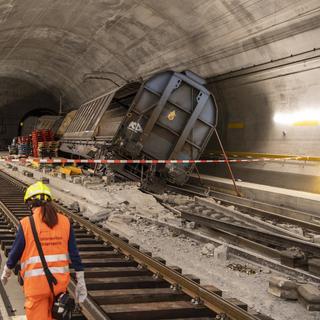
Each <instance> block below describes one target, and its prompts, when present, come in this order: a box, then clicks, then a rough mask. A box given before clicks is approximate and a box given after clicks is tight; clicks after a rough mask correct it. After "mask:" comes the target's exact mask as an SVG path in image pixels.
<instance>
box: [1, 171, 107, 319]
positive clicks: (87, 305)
mask: <svg viewBox="0 0 320 320" xmlns="http://www.w3.org/2000/svg"><path fill="white" fill-rule="evenodd" d="M0 176H1V177H2V178H4V179H7V180H9V181H11V182H12V183H13V184H15V185H16V186H17V187H21V188H23V189H25V188H26V187H27V186H26V185H25V184H24V183H22V182H21V181H19V180H17V179H15V178H13V177H11V176H9V175H7V174H5V173H3V172H2V171H0ZM0 210H2V211H3V213H4V214H5V215H6V216H7V217H8V219H9V220H10V221H11V223H12V225H13V226H14V228H15V229H17V228H18V226H19V223H20V222H19V220H18V219H17V218H16V217H15V216H14V214H13V213H12V212H11V211H10V210H9V209H8V208H7V207H6V205H5V204H4V203H3V202H2V201H1V200H0ZM68 291H69V292H70V293H71V295H72V296H73V297H75V292H76V282H75V280H73V279H72V278H71V277H70V282H69V285H68ZM81 313H82V314H83V315H84V316H85V317H86V318H87V319H89V320H111V319H110V318H108V317H107V315H106V313H105V312H104V311H103V310H102V309H101V308H100V307H99V305H97V304H96V303H95V302H94V300H93V299H92V298H91V297H90V296H88V297H87V298H86V300H85V301H84V303H83V304H81Z"/></svg>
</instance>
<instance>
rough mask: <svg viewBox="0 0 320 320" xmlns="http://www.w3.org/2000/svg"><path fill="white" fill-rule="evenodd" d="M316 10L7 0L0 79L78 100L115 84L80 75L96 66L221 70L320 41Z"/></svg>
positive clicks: (233, 3)
mask: <svg viewBox="0 0 320 320" xmlns="http://www.w3.org/2000/svg"><path fill="white" fill-rule="evenodd" d="M319 8H320V4H319V1H318V0H305V1H301V0H281V1H279V0H269V1H267V2H266V1H265V0H224V1H223V0H198V1H193V0H160V1H159V0H68V1H66V0H41V1H39V0H7V1H6V0H2V1H0V78H1V77H11V78H18V79H21V80H25V81H28V82H33V83H34V84H35V85H38V86H40V87H43V88H45V89H48V90H50V91H52V92H53V93H54V94H55V95H56V96H58V95H64V97H65V100H67V101H69V102H70V103H71V104H78V103H80V102H82V101H83V100H87V99H88V98H90V97H92V96H96V95H98V94H100V93H101V92H103V91H106V90H107V89H109V88H111V87H113V84H112V83H111V82H108V81H98V80H87V81H84V80H83V77H84V75H85V74H87V73H91V72H94V71H102V72H116V73H118V74H120V75H121V76H123V77H125V78H126V79H129V80H132V79H137V78H138V77H146V76H148V75H150V74H152V73H154V72H157V71H159V70H163V69H167V68H173V69H175V70H182V69H186V68H190V69H192V70H193V71H195V72H198V73H200V74H201V75H202V76H205V77H209V76H214V75H217V74H222V73H226V72H229V71H231V70H235V69H239V68H243V67H248V66H251V65H253V64H259V63H264V62H267V61H270V60H272V59H279V58H283V57H286V56H290V55H294V54H298V53H301V52H304V51H308V50H312V49H314V48H316V47H319V44H320V43H319V42H320V37H318V32H319V27H320V10H319ZM113 79H114V80H115V81H117V82H119V83H123V82H121V81H122V80H121V79H120V78H119V77H117V76H114V77H113ZM0 80H1V79H0Z"/></svg>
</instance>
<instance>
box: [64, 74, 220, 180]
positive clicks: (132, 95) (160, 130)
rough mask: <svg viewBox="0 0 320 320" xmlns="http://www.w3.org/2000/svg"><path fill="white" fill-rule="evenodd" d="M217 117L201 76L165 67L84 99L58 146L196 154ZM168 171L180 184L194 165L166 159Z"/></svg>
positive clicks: (86, 151)
mask: <svg viewBox="0 0 320 320" xmlns="http://www.w3.org/2000/svg"><path fill="white" fill-rule="evenodd" d="M217 117H218V110H217V105H216V103H215V99H214V97H213V95H212V94H211V93H210V92H209V91H208V90H207V89H206V87H205V81H204V80H203V79H202V78H200V77H199V76H197V75H195V74H194V73H192V72H190V71H185V72H182V73H179V72H173V71H166V72H162V73H159V74H156V75H155V76H153V77H151V78H150V79H148V80H147V81H145V82H143V83H142V84H140V83H132V84H128V85H125V86H124V87H122V88H120V89H118V90H116V91H113V92H111V93H109V94H106V95H104V96H102V97H99V98H97V99H95V100H92V101H90V102H88V103H85V104H83V105H82V106H81V107H80V108H79V109H78V110H77V112H76V114H75V116H74V118H73V120H72V122H71V123H70V125H69V126H68V128H67V130H66V131H65V133H64V134H63V136H62V140H61V142H62V144H61V150H62V151H64V152H68V153H73V154H77V155H79V156H82V157H85V158H103V157H113V158H121V159H161V160H172V159H174V160H180V159H181V160H188V159H199V158H200V156H201V154H202V152H203V150H204V148H205V146H206V145H207V143H208V141H209V139H210V137H211V136H212V133H213V131H214V128H215V126H216V123H217ZM125 169H126V168H124V167H122V168H121V170H125ZM166 170H167V178H168V179H169V180H170V181H171V182H174V183H177V184H184V183H185V182H186V181H187V179H188V175H189V173H190V172H191V171H192V170H193V165H189V164H186V165H182V164H174V165H169V164H168V165H166Z"/></svg>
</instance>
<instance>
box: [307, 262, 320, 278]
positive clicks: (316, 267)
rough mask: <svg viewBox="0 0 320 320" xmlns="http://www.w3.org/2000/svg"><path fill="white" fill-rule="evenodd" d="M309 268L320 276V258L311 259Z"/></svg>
mask: <svg viewBox="0 0 320 320" xmlns="http://www.w3.org/2000/svg"><path fill="white" fill-rule="evenodd" d="M308 270H309V272H311V273H314V274H316V275H318V276H320V259H309V260H308Z"/></svg>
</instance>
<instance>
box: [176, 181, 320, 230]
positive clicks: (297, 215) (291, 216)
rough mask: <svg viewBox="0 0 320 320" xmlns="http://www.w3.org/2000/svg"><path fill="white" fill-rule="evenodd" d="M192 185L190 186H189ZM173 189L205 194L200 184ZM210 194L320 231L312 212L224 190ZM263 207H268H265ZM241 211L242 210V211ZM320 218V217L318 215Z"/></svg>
mask: <svg viewBox="0 0 320 320" xmlns="http://www.w3.org/2000/svg"><path fill="white" fill-rule="evenodd" d="M188 187H190V188H188ZM170 188H172V189H173V190H175V189H176V190H179V191H184V192H188V193H190V194H194V195H198V196H202V197H203V196H205V189H204V188H201V187H199V186H196V187H194V186H192V187H191V186H188V185H187V186H184V187H183V188H181V187H176V186H170ZM194 188H196V189H199V190H201V191H203V192H199V191H198V190H197V191H195V190H192V189H194ZM208 195H209V196H210V197H211V198H213V199H214V200H216V201H221V202H223V203H225V204H228V205H234V206H235V207H237V208H239V209H240V210H241V209H244V211H245V212H244V213H247V212H250V213H252V214H254V215H257V216H259V217H264V218H268V219H272V220H277V221H282V222H287V223H290V224H293V225H297V226H300V227H302V228H306V229H308V230H312V231H315V232H318V233H320V224H316V223H313V222H312V220H313V219H316V218H317V217H316V216H314V215H311V214H307V213H304V212H300V211H296V210H292V209H289V208H284V207H278V206H275V205H270V204H266V203H263V202H259V201H256V200H251V199H247V198H242V197H241V198H239V197H236V196H233V195H230V194H226V193H222V192H217V191H211V190H210V191H209V192H208ZM263 207H268V209H267V208H263ZM271 210H274V211H279V212H281V213H277V212H271ZM240 212H241V211H240ZM318 219H319V220H320V217H318Z"/></svg>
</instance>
